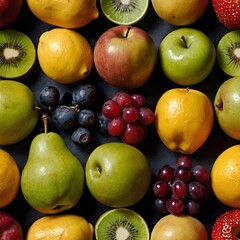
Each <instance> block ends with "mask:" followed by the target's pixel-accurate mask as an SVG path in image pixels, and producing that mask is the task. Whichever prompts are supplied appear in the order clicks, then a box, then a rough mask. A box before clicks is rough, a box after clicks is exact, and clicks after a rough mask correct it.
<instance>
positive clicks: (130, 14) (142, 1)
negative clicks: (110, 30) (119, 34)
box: [100, 0, 149, 25]
mask: <svg viewBox="0 0 240 240" xmlns="http://www.w3.org/2000/svg"><path fill="white" fill-rule="evenodd" d="M100 5H101V9H102V12H103V13H104V15H105V16H106V17H107V18H108V19H109V20H110V21H112V22H113V23H116V24H118V25H133V24H136V23H138V22H139V21H140V20H141V19H142V18H143V17H144V16H145V14H146V13H147V10H148V6H149V0H100Z"/></svg>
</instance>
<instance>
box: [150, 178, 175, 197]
mask: <svg viewBox="0 0 240 240" xmlns="http://www.w3.org/2000/svg"><path fill="white" fill-rule="evenodd" d="M170 190H171V189H170V186H169V184H168V183H167V182H165V181H162V180H159V181H157V182H156V183H155V184H154V186H153V192H154V195H155V196H157V197H159V198H161V197H166V196H167V195H168V194H169V193H170Z"/></svg>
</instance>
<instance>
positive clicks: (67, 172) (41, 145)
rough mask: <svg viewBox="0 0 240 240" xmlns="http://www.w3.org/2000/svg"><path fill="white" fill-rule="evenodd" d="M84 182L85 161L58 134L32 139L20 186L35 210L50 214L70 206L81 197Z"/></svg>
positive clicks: (51, 133) (46, 134)
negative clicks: (83, 164)
mask: <svg viewBox="0 0 240 240" xmlns="http://www.w3.org/2000/svg"><path fill="white" fill-rule="evenodd" d="M84 184H85V179H84V170H83V167H82V164H81V162H80V161H79V159H78V158H77V157H76V156H75V155H74V154H73V153H72V152H71V151H70V150H69V148H68V147H67V145H66V144H65V142H64V140H63V139H62V137H61V136H60V135H59V134H57V133H55V132H49V133H46V132H45V133H40V134H38V135H37V136H36V137H35V138H34V139H33V141H32V143H31V146H30V150H29V156H28V160H27V162H26V164H25V166H24V168H23V171H22V175H21V189H22V193H23V196H24V197H25V199H26V201H27V202H28V203H29V204H30V205H31V206H32V207H33V208H34V209H36V210H38V211H39V212H43V213H47V214H55V213H59V212H62V211H64V210H67V209H70V208H72V207H74V206H75V205H76V204H77V203H78V201H79V200H80V198H81V196H82V193H83V189H84Z"/></svg>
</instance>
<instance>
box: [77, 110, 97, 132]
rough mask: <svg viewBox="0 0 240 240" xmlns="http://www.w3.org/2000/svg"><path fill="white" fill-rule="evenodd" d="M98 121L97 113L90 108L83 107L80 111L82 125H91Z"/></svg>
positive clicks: (79, 119) (80, 123) (79, 120)
mask: <svg viewBox="0 0 240 240" xmlns="http://www.w3.org/2000/svg"><path fill="white" fill-rule="evenodd" d="M95 121H96V116H95V113H94V112H93V111H92V110H90V109H82V110H81V111H80V112H79V113H78V123H79V125H80V126H82V127H87V128H88V127H91V126H92V125H93V124H94V123H95Z"/></svg>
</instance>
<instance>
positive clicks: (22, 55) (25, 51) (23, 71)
mask: <svg viewBox="0 0 240 240" xmlns="http://www.w3.org/2000/svg"><path fill="white" fill-rule="evenodd" d="M35 60H36V48H35V46H34V44H33V42H32V40H31V39H30V38H29V37H28V36H27V35H26V34H24V33H22V32H19V31H17V30H13V29H6V30H1V31H0V79H20V78H23V77H25V76H26V75H27V74H28V73H29V72H30V70H31V69H32V67H33V65H34V63H35Z"/></svg>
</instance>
